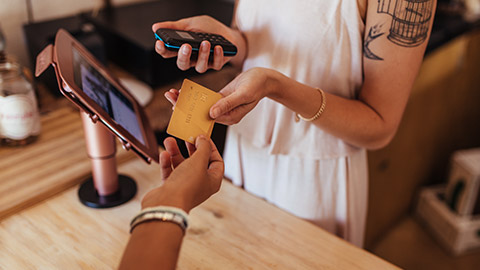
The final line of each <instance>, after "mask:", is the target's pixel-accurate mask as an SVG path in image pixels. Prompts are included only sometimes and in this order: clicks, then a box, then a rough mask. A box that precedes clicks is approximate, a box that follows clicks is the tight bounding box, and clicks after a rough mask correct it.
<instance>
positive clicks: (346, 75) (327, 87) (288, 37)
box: [230, 0, 367, 159]
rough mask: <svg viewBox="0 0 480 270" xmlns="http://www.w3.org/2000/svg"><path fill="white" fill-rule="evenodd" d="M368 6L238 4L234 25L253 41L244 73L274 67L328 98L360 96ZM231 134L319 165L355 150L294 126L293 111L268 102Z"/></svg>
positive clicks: (304, 1) (355, 0) (314, 0)
mask: <svg viewBox="0 0 480 270" xmlns="http://www.w3.org/2000/svg"><path fill="white" fill-rule="evenodd" d="M366 2H367V0H290V1H287V0H240V1H239V2H238V5H237V8H236V14H235V20H236V24H237V26H238V28H239V29H240V31H242V32H243V33H244V34H245V36H246V38H247V43H248V55H247V59H246V60H245V63H244V66H243V70H248V69H250V68H253V67H265V68H271V69H274V70H277V71H279V72H281V73H283V74H285V75H286V76H288V77H290V78H292V79H294V80H296V81H298V82H301V83H304V84H307V85H309V86H312V87H319V88H321V89H323V90H324V91H325V92H328V93H332V94H335V95H338V96H342V97H345V98H349V99H355V98H357V96H358V91H359V90H360V87H361V84H362V43H363V34H364V28H365V12H366ZM305 102H309V101H308V100H305ZM316 103H318V101H316ZM327 110H328V100H327ZM230 131H233V132H236V133H238V134H240V135H241V136H242V138H244V139H246V140H248V141H250V142H251V143H252V144H253V145H255V146H257V147H267V148H268V149H269V152H270V153H271V154H280V155H291V156H299V157H309V158H314V159H322V158H336V157H341V156H346V155H349V154H350V153H353V152H354V151H356V150H357V149H358V148H356V147H354V146H352V145H349V144H348V143H346V142H344V141H342V140H341V139H339V138H337V137H334V136H332V135H330V134H329V133H326V132H324V131H323V130H321V129H320V128H318V127H316V126H315V125H313V124H311V123H308V122H304V121H300V122H298V123H297V122H295V112H293V111H291V110H290V109H288V108H286V107H285V106H283V105H281V104H279V103H277V102H275V101H272V100H270V99H268V98H264V99H262V100H261V101H260V102H259V103H258V105H257V106H256V107H255V109H253V110H252V111H251V112H250V113H249V114H247V115H246V116H245V117H244V118H243V119H242V120H241V121H240V123H238V124H236V125H233V126H231V127H230Z"/></svg>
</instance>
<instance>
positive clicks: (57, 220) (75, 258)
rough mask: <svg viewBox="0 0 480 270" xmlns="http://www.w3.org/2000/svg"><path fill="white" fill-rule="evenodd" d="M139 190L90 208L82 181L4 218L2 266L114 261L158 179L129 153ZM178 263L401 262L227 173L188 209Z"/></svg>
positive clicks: (128, 169) (356, 265) (110, 264)
mask: <svg viewBox="0 0 480 270" xmlns="http://www.w3.org/2000/svg"><path fill="white" fill-rule="evenodd" d="M119 171H120V172H121V173H124V174H127V175H129V176H133V177H134V178H135V179H136V181H137V184H138V187H139V191H138V194H137V195H136V196H135V198H134V199H133V200H132V201H130V202H128V203H126V204H124V205H121V206H119V207H116V208H112V209H101V210H99V209H91V208H87V207H85V206H83V205H82V204H81V203H80V202H79V200H78V198H77V187H73V188H70V189H68V190H67V191H65V192H62V193H61V194H59V195H57V196H55V197H53V198H51V199H48V200H46V201H44V202H42V203H39V204H37V205H35V206H34V207H31V208H29V209H26V210H24V211H22V212H19V213H17V214H15V215H12V216H10V217H8V218H6V219H4V220H3V221H2V223H1V224H0V239H1V240H0V241H1V246H0V269H112V268H115V267H116V266H117V264H118V263H119V261H120V258H121V255H122V252H123V249H124V247H125V245H126V242H127V240H128V237H129V233H128V229H129V227H128V224H129V221H130V219H131V218H132V217H133V216H134V214H135V213H137V211H139V209H140V200H141V198H142V197H143V195H144V194H145V193H146V192H147V191H148V190H150V189H151V188H152V187H154V186H157V185H159V179H160V176H159V175H160V168H159V165H157V164H155V165H147V164H146V163H144V162H143V161H142V160H140V159H137V158H135V159H131V160H129V161H127V162H125V163H123V164H122V165H121V166H120V169H119ZM178 269H396V267H394V266H393V265H391V264H390V263H388V262H386V261H384V260H382V259H380V258H378V257H376V256H375V255H373V254H370V253H368V252H366V251H364V250H362V249H359V248H357V247H354V246H353V245H351V244H349V243H347V242H345V241H343V240H341V239H339V238H337V237H335V236H333V235H331V234H329V233H327V232H325V231H323V230H322V229H320V228H319V227H317V226H314V225H312V224H311V223H309V222H307V221H304V220H301V219H298V218H296V217H294V216H292V215H290V214H288V213H286V212H284V211H282V210H280V209H278V208H276V207H274V206H273V205H271V204H268V203H266V202H265V201H263V200H261V199H259V198H257V197H255V196H253V195H251V194H248V193H247V192H245V191H243V190H242V189H240V188H238V187H235V186H233V185H232V184H231V183H230V182H227V181H224V182H223V184H222V188H221V191H220V192H219V193H218V194H216V195H214V196H213V197H212V198H210V199H209V200H207V201H206V202H205V203H203V204H202V205H201V206H200V207H198V208H196V209H194V210H193V211H192V212H191V226H190V227H189V229H188V231H187V234H186V237H185V239H184V243H183V246H182V250H181V254H180V259H179V263H178Z"/></svg>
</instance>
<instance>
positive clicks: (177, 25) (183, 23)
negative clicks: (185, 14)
mask: <svg viewBox="0 0 480 270" xmlns="http://www.w3.org/2000/svg"><path fill="white" fill-rule="evenodd" d="M188 21H189V20H188V18H185V19H181V20H178V21H165V22H158V23H154V24H153V25H152V31H153V32H154V33H155V32H157V30H158V29H160V28H170V29H177V30H189V29H188V27H189V23H188Z"/></svg>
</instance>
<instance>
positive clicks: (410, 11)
mask: <svg viewBox="0 0 480 270" xmlns="http://www.w3.org/2000/svg"><path fill="white" fill-rule="evenodd" d="M432 10H433V0H378V7H377V13H385V14H388V15H390V16H392V22H391V25H390V31H389V35H388V36H387V38H388V39H389V40H390V41H391V42H393V43H395V44H397V45H399V46H402V47H416V46H418V45H420V44H422V43H423V42H424V41H425V40H426V39H427V35H428V29H429V26H430V20H431V18H432ZM376 27H378V25H375V26H373V27H371V28H370V31H369V33H368V37H367V38H366V40H365V42H364V46H363V47H364V52H365V56H366V57H367V58H370V59H374V60H383V59H382V58H380V57H378V56H377V57H376V58H375V57H374V58H372V57H371V55H372V54H373V53H372V52H371V51H370V50H369V48H368V44H370V42H371V41H372V40H369V39H370V33H371V32H374V31H375V28H376ZM372 35H373V37H374V38H375V35H374V34H372ZM367 41H368V42H367ZM367 51H368V52H369V53H370V54H367V53H366V52H367ZM373 55H375V54H373ZM378 58H379V59H378Z"/></svg>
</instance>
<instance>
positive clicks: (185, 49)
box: [182, 46, 190, 55]
mask: <svg viewBox="0 0 480 270" xmlns="http://www.w3.org/2000/svg"><path fill="white" fill-rule="evenodd" d="M189 52H190V48H189V47H188V46H183V47H182V54H183V55H188V53H189Z"/></svg>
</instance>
